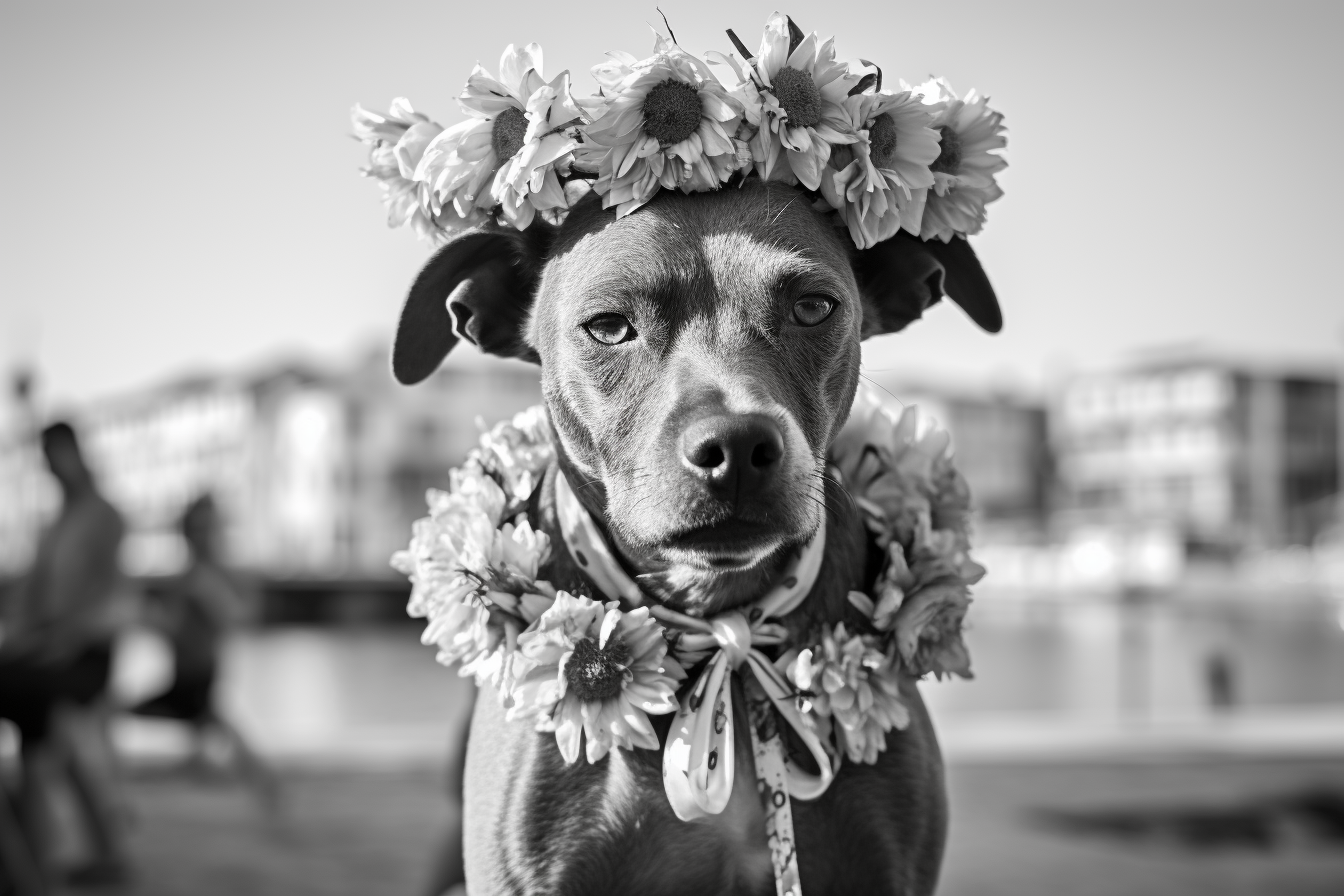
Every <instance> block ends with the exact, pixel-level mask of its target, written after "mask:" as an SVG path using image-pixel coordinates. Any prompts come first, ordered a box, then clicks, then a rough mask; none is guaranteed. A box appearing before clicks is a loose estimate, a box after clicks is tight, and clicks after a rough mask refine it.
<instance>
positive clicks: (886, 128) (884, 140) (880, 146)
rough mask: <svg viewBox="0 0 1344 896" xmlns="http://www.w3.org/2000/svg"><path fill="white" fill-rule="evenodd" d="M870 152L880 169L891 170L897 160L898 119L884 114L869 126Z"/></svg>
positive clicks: (874, 162)
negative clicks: (892, 164)
mask: <svg viewBox="0 0 1344 896" xmlns="http://www.w3.org/2000/svg"><path fill="white" fill-rule="evenodd" d="M868 151H869V152H870V153H872V156H873V164H874V165H876V166H877V167H878V168H890V167H891V163H892V161H893V160H894V159H895V158H896V119H895V118H893V117H892V116H891V114H890V113H883V114H881V115H879V116H877V118H876V119H874V120H873V123H872V124H871V125H869V126H868Z"/></svg>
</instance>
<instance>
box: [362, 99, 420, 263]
mask: <svg viewBox="0 0 1344 896" xmlns="http://www.w3.org/2000/svg"><path fill="white" fill-rule="evenodd" d="M350 118H351V124H352V125H353V127H354V130H355V137H357V138H358V139H359V140H361V141H363V142H364V143H367V144H368V145H369V164H368V166H367V167H366V168H363V169H361V173H362V174H363V175H364V176H365V177H371V178H373V179H375V180H377V181H378V182H379V183H380V184H381V185H382V188H383V202H384V203H386V205H387V225H388V226H389V227H401V226H402V225H403V224H406V223H408V222H409V223H410V224H411V226H412V227H413V228H414V229H415V231H416V233H417V234H418V235H420V236H422V237H425V236H429V237H433V236H436V235H437V234H438V229H437V227H436V226H435V222H434V217H433V215H434V212H433V211H432V210H431V204H432V203H431V202H430V196H429V191H428V190H427V189H426V187H425V185H424V184H422V183H419V182H418V181H417V180H416V179H415V170H416V167H417V166H418V165H419V164H420V160H421V158H422V157H423V156H424V153H425V148H426V147H427V146H428V145H429V144H430V143H431V142H432V141H433V140H434V138H435V137H437V136H438V135H439V134H441V133H442V132H443V127H442V126H441V125H439V124H436V123H435V122H432V121H430V120H429V118H428V117H427V116H425V115H423V114H421V113H419V112H416V111H415V110H414V109H413V108H411V104H410V102H409V101H408V100H406V99H405V98H402V97H398V98H397V99H395V100H393V101H392V108H391V109H390V110H389V111H388V113H387V114H386V115H379V114H378V113H376V112H370V111H368V110H367V109H364V108H361V107H360V106H355V108H354V109H353V110H352V111H351V113H350Z"/></svg>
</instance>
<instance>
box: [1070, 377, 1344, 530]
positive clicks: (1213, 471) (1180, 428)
mask: <svg viewBox="0 0 1344 896" xmlns="http://www.w3.org/2000/svg"><path fill="white" fill-rule="evenodd" d="M1338 388H1339V381H1338V375H1337V374H1336V373H1335V372H1334V371H1330V370H1309V369H1298V370H1292V369H1287V368H1280V369H1266V368H1259V367H1255V366H1252V365H1250V364H1246V363H1237V362H1229V361H1222V360H1210V359H1200V358H1184V359H1181V360H1174V361H1163V362H1154V363H1149V364H1144V365H1142V366H1136V367H1134V368H1131V369H1128V370H1125V371H1122V372H1118V373H1113V374H1106V375H1097V376H1087V377H1082V378H1078V379H1075V380H1073V381H1071V382H1069V383H1068V384H1067V385H1065V387H1064V388H1063V391H1062V393H1061V394H1060V397H1059V401H1058V404H1057V406H1056V407H1055V408H1054V413H1053V415H1052V421H1051V440H1052V443H1053V446H1054V450H1055V453H1056V456H1057V458H1058V463H1059V477H1060V484H1061V495H1060V508H1059V510H1060V517H1059V519H1060V521H1061V522H1062V523H1063V524H1064V525H1065V526H1066V527H1073V528H1076V527H1078V526H1086V525H1107V526H1113V527H1131V528H1132V527H1144V526H1149V525H1166V526H1173V527H1175V528H1176V529H1177V531H1178V532H1179V533H1180V534H1181V535H1182V537H1183V538H1184V540H1185V541H1186V543H1187V545H1188V546H1190V547H1191V548H1192V549H1194V550H1195V551H1196V552H1198V551H1199V550H1200V549H1212V550H1215V551H1218V552H1224V553H1230V552H1235V551H1237V550H1240V549H1244V548H1274V547H1281V546H1285V545H1295V544H1296V545H1309V544H1311V543H1312V541H1313V540H1314V539H1315V538H1316V537H1317V536H1318V535H1319V534H1320V533H1321V532H1322V531H1323V530H1324V529H1325V528H1326V527H1327V526H1328V525H1329V524H1330V522H1331V520H1332V519H1333V516H1334V513H1335V507H1336V504H1335V501H1336V497H1335V496H1336V494H1337V492H1338V490H1339V485H1340V469H1339V464H1340V461H1339V457H1340V451H1339V406H1340V402H1339V394H1338Z"/></svg>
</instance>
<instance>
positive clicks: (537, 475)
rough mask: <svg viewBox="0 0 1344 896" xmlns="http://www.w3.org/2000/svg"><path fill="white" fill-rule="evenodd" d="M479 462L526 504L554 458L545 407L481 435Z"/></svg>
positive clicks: (498, 425) (523, 412)
mask: <svg viewBox="0 0 1344 896" xmlns="http://www.w3.org/2000/svg"><path fill="white" fill-rule="evenodd" d="M479 451H480V455H479V456H480V462H481V463H482V464H484V465H485V466H486V467H488V468H489V469H490V470H492V471H494V472H495V473H497V474H498V475H499V477H500V478H501V479H503V480H504V483H505V486H506V487H507V488H508V492H509V495H510V497H511V498H512V499H513V500H516V501H526V500H527V499H528V498H529V497H531V496H532V491H533V490H534V489H535V488H536V487H537V483H538V482H540V481H541V474H542V473H543V472H545V470H546V467H547V466H549V465H550V463H551V460H552V458H554V457H555V447H554V443H553V440H552V435H551V424H550V421H549V420H548V419H547V418H546V408H545V407H544V406H543V405H534V406H533V407H531V408H528V409H527V410H525V411H521V412H519V413H517V414H515V415H514V417H513V420H511V421H508V420H506V421H503V422H500V423H497V424H495V425H494V426H493V427H491V428H490V429H489V430H487V431H486V432H484V433H482V434H481V439H480V449H479Z"/></svg>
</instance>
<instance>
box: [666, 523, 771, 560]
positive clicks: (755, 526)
mask: <svg viewBox="0 0 1344 896" xmlns="http://www.w3.org/2000/svg"><path fill="white" fill-rule="evenodd" d="M785 541H787V538H786V537H785V535H784V534H782V533H781V532H780V531H779V528H778V527H777V526H769V525H766V524H764V523H758V522H752V521H747V520H741V519H732V520H726V521H723V522H718V523H714V524H712V525H708V526H699V527H697V528H694V529H687V530H685V531H683V532H680V533H678V534H676V535H675V536H673V537H672V538H670V539H668V541H667V542H666V543H665V547H664V549H663V553H664V555H665V556H666V557H667V559H669V560H672V561H673V562H676V563H684V564H687V565H689V566H695V567H700V568H702V569H707V570H712V571H715V572H734V571H742V570H748V569H752V568H753V567H756V566H759V565H760V564H761V563H762V562H763V561H764V560H765V559H766V558H768V557H770V556H771V555H773V554H774V553H775V552H776V551H778V550H779V549H780V548H781V547H783V546H784V543H785Z"/></svg>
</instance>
